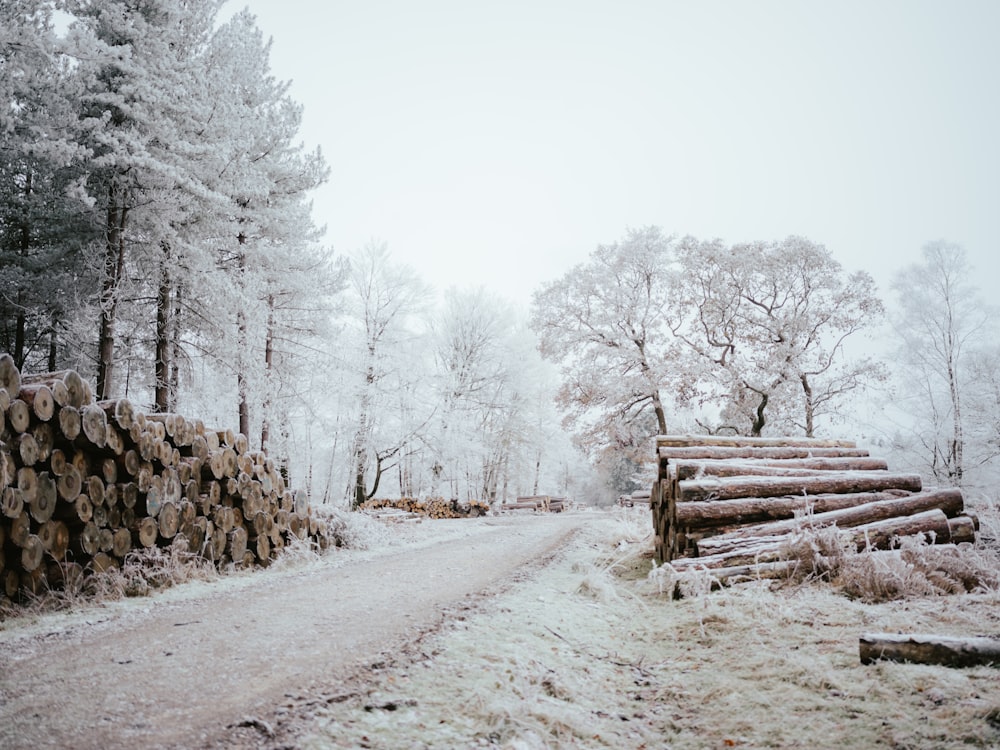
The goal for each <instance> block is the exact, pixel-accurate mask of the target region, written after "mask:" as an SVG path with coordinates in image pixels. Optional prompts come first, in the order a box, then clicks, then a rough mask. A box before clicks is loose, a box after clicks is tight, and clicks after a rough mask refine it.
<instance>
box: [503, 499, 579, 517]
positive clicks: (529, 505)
mask: <svg viewBox="0 0 1000 750" xmlns="http://www.w3.org/2000/svg"><path fill="white" fill-rule="evenodd" d="M568 507H569V501H568V500H567V499H566V498H565V497H552V496H551V495H529V496H524V497H519V498H517V499H516V500H515V501H514V502H512V503H504V504H503V506H501V510H505V511H517V510H530V511H533V512H536V513H562V512H563V511H564V510H566V509H567V508H568Z"/></svg>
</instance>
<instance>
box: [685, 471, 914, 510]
mask: <svg viewBox="0 0 1000 750" xmlns="http://www.w3.org/2000/svg"><path fill="white" fill-rule="evenodd" d="M677 486H678V495H677V502H678V504H680V503H682V502H698V501H702V502H704V501H708V500H733V499H736V498H741V497H781V496H783V495H793V496H794V495H818V494H828V493H857V492H879V491H883V490H891V489H897V490H907V491H909V492H919V491H920V489H921V480H920V475H919V474H896V473H892V472H887V471H873V472H836V473H829V474H826V475H824V476H806V477H757V476H751V477H747V476H742V477H717V478H707V479H689V480H687V481H683V482H678V485H677Z"/></svg>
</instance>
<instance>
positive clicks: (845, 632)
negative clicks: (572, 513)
mask: <svg viewBox="0 0 1000 750" xmlns="http://www.w3.org/2000/svg"><path fill="white" fill-rule="evenodd" d="M647 521H648V516H646V515H645V514H644V513H643V514H641V515H636V516H635V517H628V516H624V517H622V516H621V515H620V516H619V517H618V518H614V517H611V516H608V517H605V518H604V519H598V520H595V522H594V523H593V524H591V525H590V528H589V529H588V530H587V532H586V533H584V534H582V535H581V536H579V537H578V538H577V539H576V540H575V541H574V542H573V544H572V545H571V546H570V548H569V549H568V551H567V552H566V554H565V555H563V556H562V557H560V558H558V559H557V560H555V561H554V562H553V563H552V564H551V565H550V566H549V567H548V568H547V569H546V570H545V571H544V572H542V573H540V574H537V575H534V576H532V577H531V578H530V580H528V581H527V582H525V583H522V584H520V585H519V586H518V587H516V588H515V589H513V590H511V591H509V592H508V593H506V594H501V595H499V596H495V597H491V598H489V599H488V600H487V602H486V603H485V604H484V605H483V606H482V607H481V609H480V610H479V611H478V612H476V613H473V614H467V613H465V612H456V613H455V614H456V616H455V617H454V618H453V619H452V621H451V623H450V624H449V625H448V626H446V627H445V628H444V629H443V630H442V631H440V632H438V633H436V634H434V635H432V636H429V637H427V638H426V639H424V640H423V641H421V642H420V643H419V644H418V646H417V647H416V649H415V651H414V653H411V654H409V655H407V656H406V657H401V658H399V659H398V660H397V662H396V663H392V662H390V663H388V664H387V665H386V666H384V667H383V668H381V669H378V670H375V671H374V672H373V673H372V674H371V679H370V682H369V683H368V684H367V687H366V689H365V690H364V691H363V693H362V694H359V695H357V696H356V697H353V698H350V699H348V700H345V701H343V702H339V703H335V704H330V705H328V706H324V707H323V708H322V710H320V711H318V712H317V713H315V714H313V715H312V717H311V720H310V722H309V723H308V728H307V730H305V731H304V732H300V733H298V736H297V742H298V744H299V745H300V746H301V747H304V748H311V749H312V750H320V749H321V748H347V747H372V748H376V747H393V748H428V747H504V748H516V749H517V750H533V749H534V748H605V747H606V748H622V747H629V748H654V747H655V748H664V747H670V748H706V747H836V746H845V747H875V746H885V747H895V748H924V747H934V748H958V747H996V746H997V745H998V744H1000V670H997V669H991V668H988V667H977V668H971V669H949V668H945V667H935V666H926V665H914V664H896V663H878V664H875V665H871V666H863V665H861V663H860V660H859V657H858V637H859V635H860V634H861V633H862V632H868V631H889V632H892V631H908V632H914V631H919V632H930V633H941V634H948V635H955V636H963V635H975V634H984V633H997V632H1000V606H998V605H1000V595H998V594H997V593H996V592H995V591H984V592H980V593H963V594H955V595H948V596H941V595H935V596H923V597H918V598H908V599H902V600H894V601H887V602H882V603H877V604H872V603H865V602H863V601H861V600H857V599H850V598H847V597H845V596H844V594H843V593H841V592H839V591H838V590H837V589H836V588H835V587H833V586H831V585H830V584H828V583H825V582H816V581H813V582H808V583H804V584H798V585H788V584H785V585H783V586H775V585H774V584H773V583H771V582H767V581H758V582H750V583H747V584H741V585H739V586H737V587H735V588H730V589H722V590H715V591H711V590H710V587H709V586H702V587H701V588H700V590H696V589H697V588H698V587H697V586H694V587H693V588H692V590H691V592H690V593H691V596H690V598H686V599H681V600H673V599H672V598H671V597H670V596H666V595H664V594H661V593H660V591H659V588H658V587H657V585H656V582H655V580H651V579H650V578H649V577H648V573H649V571H650V570H651V561H650V559H649V554H648V548H649V544H650V540H649V539H648V537H646V536H645V532H644V530H643V528H642V527H643V525H644V524H645V523H646V522H647Z"/></svg>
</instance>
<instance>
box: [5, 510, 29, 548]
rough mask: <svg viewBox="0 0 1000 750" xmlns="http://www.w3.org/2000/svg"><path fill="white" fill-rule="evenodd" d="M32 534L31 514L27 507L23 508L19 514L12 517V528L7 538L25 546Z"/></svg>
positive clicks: (17, 544)
mask: <svg viewBox="0 0 1000 750" xmlns="http://www.w3.org/2000/svg"><path fill="white" fill-rule="evenodd" d="M30 534H31V516H29V515H28V511H27V509H24V510H22V511H21V512H20V513H19V514H18V515H17V516H15V517H14V518H12V519H10V530H9V531H8V533H7V538H8V539H10V541H11V542H12V543H13V544H14V545H15V546H17V547H23V546H24V545H25V544H26V543H27V541H28V536H29V535H30Z"/></svg>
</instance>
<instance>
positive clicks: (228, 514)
mask: <svg viewBox="0 0 1000 750" xmlns="http://www.w3.org/2000/svg"><path fill="white" fill-rule="evenodd" d="M296 538H298V539H307V538H309V539H310V540H311V541H312V542H313V543H315V544H316V545H317V546H320V547H326V546H328V545H329V543H330V538H329V535H328V531H327V527H326V525H325V524H324V523H323V522H322V521H321V520H319V519H317V518H315V517H314V516H313V514H312V512H311V509H310V507H309V503H308V499H307V497H306V496H305V495H304V494H303V493H301V492H299V493H293V492H292V491H291V490H290V489H289V488H287V487H286V486H285V481H284V478H283V476H282V475H281V473H280V472H279V471H277V469H276V467H275V465H274V462H273V461H272V460H271V459H270V458H268V457H267V456H266V455H265V454H263V453H262V452H259V451H250V450H248V444H247V439H246V437H245V436H243V435H241V434H233V432H232V431H229V430H221V431H220V430H211V429H206V428H205V427H204V425H203V424H201V423H200V422H199V421H196V420H195V421H193V420H189V419H185V418H183V417H181V416H179V415H174V414H143V413H140V412H138V411H137V410H135V409H134V408H133V407H132V405H131V404H130V403H129V401H128V400H126V399H118V400H114V401H98V402H95V401H94V399H93V395H92V390H91V388H90V386H89V384H88V383H87V382H86V381H84V380H83V379H82V378H81V377H80V375H79V374H78V373H77V372H75V371H73V370H66V371H63V372H55V373H45V374H39V375H25V376H23V377H22V376H21V374H20V372H19V371H18V368H17V367H16V366H15V364H14V361H13V359H12V358H11V357H10V356H9V355H7V354H3V355H0V550H2V554H0V581H2V583H0V596H2V595H4V594H6V595H7V596H10V597H13V596H14V595H16V594H17V593H18V591H19V590H21V591H30V592H37V591H39V590H42V589H44V588H45V587H46V586H57V585H59V584H60V583H63V582H65V581H67V580H69V577H78V576H79V575H81V574H83V573H84V572H93V573H100V572H103V571H105V570H107V569H109V568H112V567H116V566H119V565H121V563H122V561H123V560H124V558H125V557H126V555H127V554H128V553H129V552H130V551H131V550H133V549H137V548H151V547H155V546H160V547H166V546H168V545H173V544H179V543H182V544H185V545H186V548H187V550H189V551H191V552H195V553H197V554H200V555H202V556H204V557H205V558H207V559H209V560H211V561H214V562H215V563H217V564H220V565H221V564H223V563H228V562H233V563H236V564H238V565H242V566H252V565H266V564H267V563H268V562H269V561H270V560H271V559H272V558H273V557H274V555H275V554H276V553H277V552H278V551H279V550H280V549H281V548H283V547H284V546H285V545H286V544H287V543H288V542H290V541H291V540H293V539H296Z"/></svg>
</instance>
